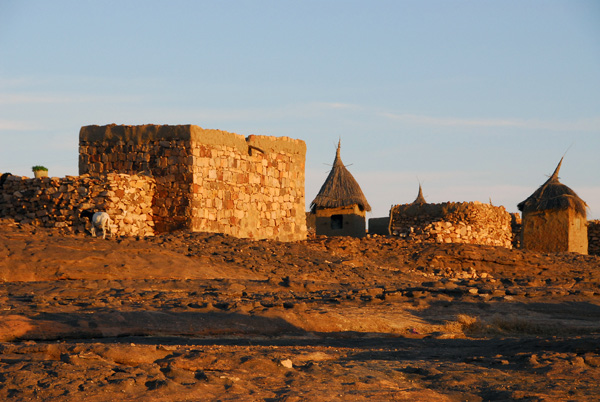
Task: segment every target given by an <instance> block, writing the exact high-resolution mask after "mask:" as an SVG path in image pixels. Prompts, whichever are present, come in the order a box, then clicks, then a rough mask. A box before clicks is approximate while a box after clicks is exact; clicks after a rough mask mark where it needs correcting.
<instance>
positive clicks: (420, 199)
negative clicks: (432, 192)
mask: <svg viewBox="0 0 600 402" xmlns="http://www.w3.org/2000/svg"><path fill="white" fill-rule="evenodd" d="M413 204H420V205H423V204H427V201H425V197H423V189H421V183H419V194H418V195H417V198H416V199H415V200H414V201H413Z"/></svg>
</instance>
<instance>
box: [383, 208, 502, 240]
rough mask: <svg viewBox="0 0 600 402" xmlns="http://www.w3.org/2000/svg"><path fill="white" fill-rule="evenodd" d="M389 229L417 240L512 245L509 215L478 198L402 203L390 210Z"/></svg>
mask: <svg viewBox="0 0 600 402" xmlns="http://www.w3.org/2000/svg"><path fill="white" fill-rule="evenodd" d="M390 218H391V224H390V233H391V234H392V235H394V236H400V237H405V238H407V239H411V240H413V241H415V242H416V243H420V242H437V243H469V244H484V245H490V246H501V247H506V248H512V240H513V235H512V229H511V216H510V214H509V213H508V212H507V211H506V210H505V209H504V207H495V206H493V205H489V204H482V203H480V202H477V201H475V202H461V203H455V202H447V203H442V204H422V205H419V204H404V205H396V206H393V207H392V209H391V211H390Z"/></svg>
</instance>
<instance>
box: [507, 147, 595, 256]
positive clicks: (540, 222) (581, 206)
mask: <svg viewBox="0 0 600 402" xmlns="http://www.w3.org/2000/svg"><path fill="white" fill-rule="evenodd" d="M562 161H563V160H562V159H561V160H560V162H559V163H558V166H557V167H556V169H555V170H554V173H553V174H552V176H550V178H549V179H548V180H546V182H545V183H544V184H542V185H541V186H540V188H538V189H537V190H536V191H535V192H534V193H533V194H531V195H530V196H529V197H528V198H527V199H526V200H525V201H523V202H521V203H519V204H518V205H517V207H518V208H519V210H521V211H522V212H523V220H522V222H523V223H522V228H521V247H522V248H525V249H530V250H537V251H542V252H565V251H566V252H577V253H581V254H587V252H588V239H587V219H586V215H587V204H586V203H585V201H583V200H582V199H581V198H579V196H578V195H577V194H576V193H575V192H574V191H573V190H571V189H570V188H569V187H567V186H565V185H564V184H562V183H561V182H560V181H558V172H559V171H560V166H561V164H562Z"/></svg>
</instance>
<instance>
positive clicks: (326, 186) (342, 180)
mask: <svg viewBox="0 0 600 402" xmlns="http://www.w3.org/2000/svg"><path fill="white" fill-rule="evenodd" d="M340 146H341V141H340V142H338V147H337V151H336V153H335V160H334V161H333V167H332V168H331V171H330V172H329V176H327V179H325V183H323V186H322V187H321V190H319V193H318V194H317V196H316V197H315V199H314V200H313V202H312V203H311V204H310V210H311V211H312V212H314V211H315V210H316V209H317V208H339V207H347V206H350V205H355V204H356V205H358V207H359V208H360V209H361V210H364V211H370V210H371V206H370V205H369V203H368V202H367V199H366V197H365V195H364V194H363V192H362V190H361V189H360V186H359V185H358V183H357V182H356V180H355V179H354V177H353V176H352V174H351V173H350V172H349V171H348V169H346V167H345V166H344V164H343V163H342V159H341V158H340Z"/></svg>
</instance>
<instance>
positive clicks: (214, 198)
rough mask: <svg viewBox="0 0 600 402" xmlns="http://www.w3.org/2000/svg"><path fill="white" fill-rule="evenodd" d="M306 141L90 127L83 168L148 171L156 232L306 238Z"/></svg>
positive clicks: (178, 129)
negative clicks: (180, 230)
mask: <svg viewBox="0 0 600 402" xmlns="http://www.w3.org/2000/svg"><path fill="white" fill-rule="evenodd" d="M305 154H306V145H305V143H304V141H301V140H295V139H291V138H287V137H268V136H256V135H251V136H249V137H248V138H245V137H244V136H241V135H238V134H234V133H228V132H225V131H219V130H205V129H202V128H200V127H198V126H194V125H185V126H158V125H145V126H117V125H109V126H86V127H82V129H81V131H80V156H79V171H80V174H82V173H90V174H92V175H96V174H101V173H105V172H112V171H114V172H120V173H129V174H131V173H136V172H140V171H146V172H149V173H150V174H151V175H152V176H153V177H154V178H155V180H156V194H155V197H154V200H153V207H154V211H155V215H154V218H155V224H156V230H157V232H164V231H170V230H175V229H178V228H188V229H191V230H194V231H204V232H218V233H225V234H230V235H233V236H236V237H246V238H254V239H276V240H281V241H293V240H301V239H304V238H306V218H305V213H304V208H305V200H304V169H305Z"/></svg>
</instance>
